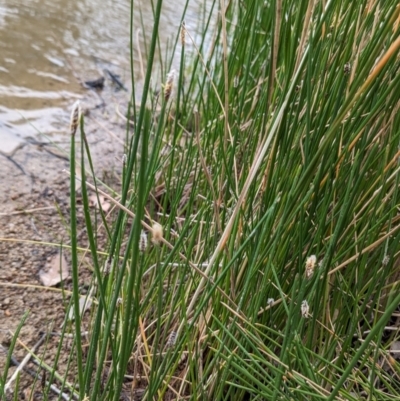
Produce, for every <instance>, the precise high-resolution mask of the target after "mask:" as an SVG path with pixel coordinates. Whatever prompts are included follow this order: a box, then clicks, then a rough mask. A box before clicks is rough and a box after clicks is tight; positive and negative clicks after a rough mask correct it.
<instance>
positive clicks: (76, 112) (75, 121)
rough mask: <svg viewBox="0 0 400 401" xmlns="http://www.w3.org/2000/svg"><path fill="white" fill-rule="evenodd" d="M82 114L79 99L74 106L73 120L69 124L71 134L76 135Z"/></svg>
mask: <svg viewBox="0 0 400 401" xmlns="http://www.w3.org/2000/svg"><path fill="white" fill-rule="evenodd" d="M80 116H81V106H80V103H79V100H77V101H76V102H75V103H74V104H73V106H72V112H71V122H70V124H69V131H70V133H71V136H74V135H75V134H76V130H77V129H78V124H79V118H80Z"/></svg>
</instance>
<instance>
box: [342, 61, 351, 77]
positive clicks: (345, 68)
mask: <svg viewBox="0 0 400 401" xmlns="http://www.w3.org/2000/svg"><path fill="white" fill-rule="evenodd" d="M350 71H351V64H350V63H346V64H345V65H344V67H343V72H344V73H345V74H346V75H348V74H350Z"/></svg>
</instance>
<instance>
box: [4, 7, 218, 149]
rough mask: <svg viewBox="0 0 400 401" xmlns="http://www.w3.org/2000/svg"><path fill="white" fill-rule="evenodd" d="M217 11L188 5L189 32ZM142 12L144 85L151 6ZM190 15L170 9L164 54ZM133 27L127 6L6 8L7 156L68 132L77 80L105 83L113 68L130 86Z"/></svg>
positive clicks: (164, 24)
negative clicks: (40, 135) (31, 141)
mask: <svg viewBox="0 0 400 401" xmlns="http://www.w3.org/2000/svg"><path fill="white" fill-rule="evenodd" d="M211 3H212V2H211V1H204V0H192V1H191V2H189V7H188V9H187V12H186V16H185V21H186V25H187V26H188V29H196V27H197V25H198V23H199V20H200V18H201V16H202V15H203V12H204V10H203V8H204V7H207V9H208V10H209V9H210V7H211ZM135 4H136V6H135V9H134V22H135V30H136V29H140V32H139V33H136V32H135V40H134V42H135V52H134V54H135V56H134V59H135V62H134V65H135V79H136V80H137V81H138V82H139V83H140V80H141V79H142V73H141V68H140V58H139V52H138V49H140V50H141V52H142V53H143V56H144V53H145V49H146V45H147V46H148V42H149V39H150V36H151V29H152V23H153V22H152V7H151V2H150V0H142V1H136V2H135ZM184 7H185V0H175V1H173V2H171V1H170V2H164V5H163V11H162V16H161V21H160V32H161V34H160V45H161V53H164V54H165V53H166V52H167V51H168V49H171V40H172V39H173V38H174V36H175V35H176V32H178V30H179V26H180V20H181V15H182V12H183V10H184ZM141 16H142V18H141ZM129 20H130V2H129V1H128V0H113V1H111V0H103V1H96V0H80V1H77V0H1V2H0V139H1V140H0V151H2V152H4V153H11V152H12V151H13V150H14V149H15V148H16V147H18V145H19V144H20V143H22V142H23V141H24V140H25V139H26V138H27V137H31V136H35V135H36V134H37V132H38V131H41V132H45V133H47V134H57V133H60V132H64V131H65V126H66V125H67V124H68V113H67V111H66V110H67V109H68V107H69V106H70V105H71V104H72V103H73V102H74V101H75V100H76V99H78V98H80V97H82V96H83V95H84V93H85V89H84V88H82V86H81V85H80V84H79V80H78V79H81V80H88V79H95V78H98V77H99V76H100V74H101V73H102V71H103V70H104V68H107V69H109V70H111V71H112V72H113V73H115V74H118V75H119V76H120V77H121V80H122V81H125V82H128V81H129V76H130V72H129V71H130V66H129ZM141 21H143V25H144V26H143V27H142V26H141ZM158 61H159V60H158V59H156V60H155V63H156V64H157V62H158Z"/></svg>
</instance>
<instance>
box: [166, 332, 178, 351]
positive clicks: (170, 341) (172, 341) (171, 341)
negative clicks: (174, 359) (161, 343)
mask: <svg viewBox="0 0 400 401" xmlns="http://www.w3.org/2000/svg"><path fill="white" fill-rule="evenodd" d="M176 335H177V333H176V331H171V334H170V335H169V337H168V341H167V348H171V347H173V346H174V345H175V344H176Z"/></svg>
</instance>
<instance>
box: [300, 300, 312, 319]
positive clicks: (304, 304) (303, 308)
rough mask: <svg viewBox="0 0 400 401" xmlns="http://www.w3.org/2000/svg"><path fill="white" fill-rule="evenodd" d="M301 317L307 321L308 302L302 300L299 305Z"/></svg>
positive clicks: (308, 312) (308, 314)
mask: <svg viewBox="0 0 400 401" xmlns="http://www.w3.org/2000/svg"><path fill="white" fill-rule="evenodd" d="M301 316H303V317H304V318H305V319H307V318H308V317H309V316H310V307H309V306H308V302H307V301H306V300H304V301H303V302H302V303H301Z"/></svg>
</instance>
